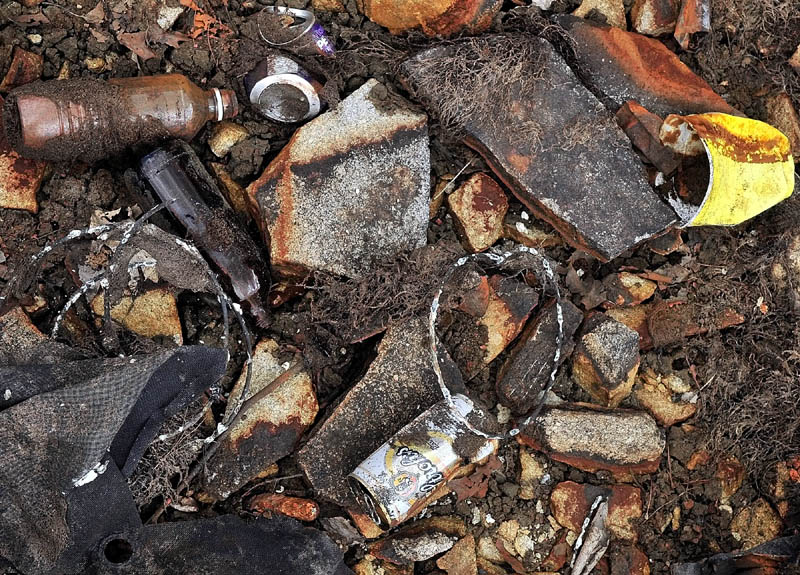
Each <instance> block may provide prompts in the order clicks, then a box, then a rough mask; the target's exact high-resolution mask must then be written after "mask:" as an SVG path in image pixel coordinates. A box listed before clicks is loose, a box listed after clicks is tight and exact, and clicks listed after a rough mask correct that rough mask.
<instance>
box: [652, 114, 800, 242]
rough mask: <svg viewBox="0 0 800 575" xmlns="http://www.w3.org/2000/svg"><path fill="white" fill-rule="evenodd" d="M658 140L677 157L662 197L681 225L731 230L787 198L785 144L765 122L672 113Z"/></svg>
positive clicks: (790, 176)
mask: <svg viewBox="0 0 800 575" xmlns="http://www.w3.org/2000/svg"><path fill="white" fill-rule="evenodd" d="M659 137H660V139H661V142H662V143H663V144H664V145H665V146H667V147H669V148H670V149H672V150H673V151H674V152H675V153H676V154H677V155H678V156H679V157H680V158H682V161H681V165H680V166H679V168H678V171H677V174H676V175H675V177H674V179H673V182H672V183H671V186H672V189H671V190H668V192H667V199H668V201H669V203H670V205H671V206H672V208H673V209H674V210H675V212H676V213H677V214H678V216H680V218H681V220H682V222H681V223H682V225H683V226H733V225H736V224H740V223H742V222H744V221H745V220H748V219H750V218H752V217H754V216H756V215H758V214H760V213H761V212H763V211H765V210H767V209H769V208H771V207H773V206H774V205H776V204H778V203H779V202H782V201H783V200H785V199H786V198H788V197H789V196H791V195H792V191H793V190H794V161H793V159H792V152H791V144H790V143H789V139H788V138H787V137H786V136H785V135H783V134H782V133H781V132H780V131H779V130H777V129H776V128H773V127H772V126H770V125H769V124H766V123H764V122H759V121H758V120H752V119H750V118H741V117H739V116H731V115H728V114H721V113H708V114H693V115H689V116H678V115H674V114H673V115H670V116H667V118H666V119H665V120H664V124H663V125H662V126H661V133H660V135H659ZM657 184H658V182H657Z"/></svg>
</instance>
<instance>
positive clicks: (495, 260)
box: [428, 246, 564, 439]
mask: <svg viewBox="0 0 800 575" xmlns="http://www.w3.org/2000/svg"><path fill="white" fill-rule="evenodd" d="M525 253H527V254H530V255H533V256H536V257H537V258H539V260H540V262H541V264H542V269H543V271H544V277H543V278H540V281H541V282H542V286H543V287H546V285H547V284H550V285H551V286H552V287H553V289H554V290H555V294H556V316H557V320H558V335H557V336H556V351H555V353H554V354H553V369H552V370H551V371H550V381H549V382H548V384H547V386H545V388H544V389H543V390H542V392H541V394H540V395H541V399H540V401H539V404H538V405H537V406H536V407H535V408H534V409H533V410H532V411H531V412H530V413H529V414H528V415H527V416H526V417H525V418H524V419H522V420H517V421H515V422H514V423H515V425H514V427H513V428H512V429H511V430H509V431H508V432H507V433H505V434H503V435H497V434H492V433H486V432H485V431H481V430H480V429H477V428H475V427H474V426H473V425H472V424H471V423H470V422H469V421H467V419H466V417H464V416H463V415H462V414H461V413H460V412H459V411H458V410H457V409H456V408H455V404H454V403H453V396H452V394H451V393H450V390H449V389H448V388H447V385H446V384H445V382H444V376H443V375H442V370H441V367H440V365H439V356H438V354H437V344H438V342H439V338H438V336H437V335H436V318H437V316H438V314H439V298H440V297H441V295H442V291H443V290H444V286H445V284H446V283H447V281H448V280H449V279H450V277H451V276H452V275H453V273H454V272H455V271H456V270H457V269H458V268H460V267H461V266H463V265H464V264H466V263H467V262H469V261H472V260H488V261H489V263H490V264H493V265H495V266H497V265H500V264H502V263H504V262H505V261H507V260H508V259H509V258H510V257H512V256H513V255H516V254H525ZM537 275H538V274H537ZM542 280H544V281H542ZM428 333H429V336H430V344H431V348H430V351H431V354H432V356H433V371H434V372H435V373H436V379H437V381H438V383H439V389H440V390H441V392H442V395H443V396H444V399H445V401H446V402H447V405H448V406H449V407H450V409H451V410H452V411H453V413H454V415H455V417H457V418H458V419H459V420H460V421H461V422H463V423H464V425H466V426H467V428H468V429H469V430H470V431H472V432H473V433H475V434H477V435H480V436H481V437H485V438H487V439H508V438H510V437H514V436H515V435H517V434H519V432H520V427H524V426H525V425H528V424H529V423H530V422H531V421H533V420H534V419H536V418H537V417H538V416H539V412H540V411H541V409H542V407H543V406H544V398H545V397H546V395H547V392H548V391H550V389H551V388H552V387H553V384H554V383H555V381H556V374H557V373H558V368H559V360H560V359H561V347H562V345H563V343H564V310H563V307H562V306H561V292H560V290H559V289H558V280H557V279H556V276H555V273H554V272H553V268H552V266H551V265H550V261H549V260H548V259H547V258H546V257H545V256H543V255H542V254H540V253H539V252H538V251H536V250H535V249H533V248H529V247H526V246H518V247H516V248H515V249H513V250H510V251H505V252H502V253H493V252H485V253H478V254H472V255H469V256H465V257H463V258H460V259H459V260H458V261H457V262H456V263H455V264H454V265H453V267H452V268H450V270H449V271H448V272H447V273H446V274H445V276H444V278H443V279H442V282H441V284H439V290H438V291H437V292H436V296H435V297H434V298H433V302H432V303H431V310H430V314H429V315H428Z"/></svg>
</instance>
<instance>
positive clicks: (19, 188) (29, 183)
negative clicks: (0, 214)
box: [0, 97, 47, 214]
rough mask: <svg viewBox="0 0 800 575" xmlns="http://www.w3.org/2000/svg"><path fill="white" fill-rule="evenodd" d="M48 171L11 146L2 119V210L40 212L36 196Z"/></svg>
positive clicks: (0, 157)
mask: <svg viewBox="0 0 800 575" xmlns="http://www.w3.org/2000/svg"><path fill="white" fill-rule="evenodd" d="M2 107H3V98H2V97H0V109H2ZM46 170H47V164H45V163H44V162H40V161H38V160H29V159H27V158H23V157H21V156H20V155H19V154H18V153H17V152H15V151H14V150H13V149H12V148H11V146H9V144H8V141H7V140H6V137H5V131H4V129H3V120H2V118H0V208H11V209H15V210H27V211H29V212H33V213H34V214H35V213H36V212H38V211H39V204H38V203H37V202H36V194H37V192H38V191H39V188H40V187H41V186H42V181H43V180H44V175H45V172H46Z"/></svg>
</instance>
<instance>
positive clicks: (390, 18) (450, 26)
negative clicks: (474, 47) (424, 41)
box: [357, 0, 503, 36]
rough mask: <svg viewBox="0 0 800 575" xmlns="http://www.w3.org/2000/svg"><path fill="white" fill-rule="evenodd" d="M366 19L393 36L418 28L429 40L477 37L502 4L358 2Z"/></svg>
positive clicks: (478, 0) (473, 0)
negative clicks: (463, 36) (464, 35)
mask: <svg viewBox="0 0 800 575" xmlns="http://www.w3.org/2000/svg"><path fill="white" fill-rule="evenodd" d="M357 4H358V9H359V11H360V12H362V13H363V14H364V15H365V16H367V18H369V19H370V20H372V21H373V22H375V23H376V24H380V25H381V26H385V27H386V28H388V29H389V31H390V32H391V33H392V34H400V33H403V32H405V31H407V30H411V29H414V28H420V29H421V30H422V31H423V32H424V33H425V34H427V35H428V36H452V35H453V34H457V33H459V32H469V33H471V34H476V33H478V32H482V31H483V30H485V29H486V28H488V27H489V25H491V23H492V20H493V19H494V17H495V15H496V14H497V12H498V11H499V10H500V7H501V6H502V5H503V2H502V0H388V1H387V0H358V2H357Z"/></svg>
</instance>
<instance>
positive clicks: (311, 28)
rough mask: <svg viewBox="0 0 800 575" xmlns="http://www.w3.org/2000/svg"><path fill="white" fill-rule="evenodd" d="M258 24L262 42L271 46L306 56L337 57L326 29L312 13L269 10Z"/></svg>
mask: <svg viewBox="0 0 800 575" xmlns="http://www.w3.org/2000/svg"><path fill="white" fill-rule="evenodd" d="M256 23H257V25H258V33H259V35H260V36H261V39H262V40H264V42H266V43H267V44H269V45H270V46H273V47H286V48H287V49H290V50H293V51H294V52H296V53H298V54H300V55H303V56H310V55H313V54H319V55H321V56H333V55H334V54H335V53H336V49H335V48H334V47H333V43H332V42H331V41H330V39H329V38H328V35H327V33H326V32H325V28H323V27H322V24H320V23H319V22H317V17H316V16H315V15H314V13H313V12H311V11H310V10H298V9H297V8H285V7H283V6H266V7H265V8H264V9H263V10H262V11H261V12H260V13H259V15H258V18H257V21H256Z"/></svg>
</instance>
